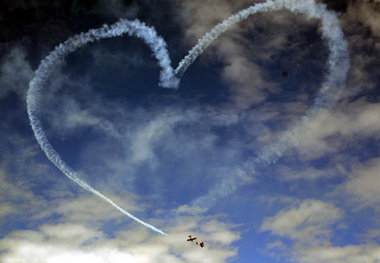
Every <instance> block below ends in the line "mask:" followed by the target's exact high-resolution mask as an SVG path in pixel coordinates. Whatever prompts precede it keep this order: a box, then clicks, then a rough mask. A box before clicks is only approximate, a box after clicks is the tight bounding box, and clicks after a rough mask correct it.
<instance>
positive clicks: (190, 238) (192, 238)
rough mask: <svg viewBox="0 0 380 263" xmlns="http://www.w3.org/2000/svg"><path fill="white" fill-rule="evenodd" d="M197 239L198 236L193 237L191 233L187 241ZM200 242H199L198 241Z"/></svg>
mask: <svg viewBox="0 0 380 263" xmlns="http://www.w3.org/2000/svg"><path fill="white" fill-rule="evenodd" d="M195 239H197V238H196V237H191V235H189V238H188V239H187V241H191V242H193V241H194V240H195ZM197 243H198V242H197Z"/></svg>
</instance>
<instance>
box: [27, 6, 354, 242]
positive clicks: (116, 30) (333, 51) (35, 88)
mask: <svg viewBox="0 0 380 263" xmlns="http://www.w3.org/2000/svg"><path fill="white" fill-rule="evenodd" d="M284 8H286V9H289V10H290V11H292V12H294V13H303V14H306V15H308V16H309V17H312V18H318V19H320V20H321V21H322V36H323V38H325V39H326V40H327V42H328V46H329V49H330V54H329V59H328V63H327V64H328V71H329V74H328V76H327V77H326V79H325V82H324V83H323V84H322V88H321V90H320V91H319V94H318V97H317V98H316V100H315V103H314V105H313V106H312V107H311V108H310V109H309V111H308V112H307V114H306V115H305V116H304V117H303V119H302V121H301V122H299V123H298V124H297V125H296V126H295V127H293V128H292V129H290V130H288V131H287V132H286V134H285V135H284V136H283V137H281V138H280V140H279V141H278V142H277V143H275V144H273V145H271V146H269V147H267V148H266V150H265V151H264V152H263V153H262V154H260V155H259V156H258V157H257V158H255V159H250V160H248V161H247V162H246V163H244V164H243V166H241V167H240V168H237V169H236V174H234V175H233V176H231V177H230V178H229V179H227V180H224V181H223V182H222V184H221V185H218V186H217V187H216V188H214V189H213V190H211V191H210V192H209V194H208V195H206V196H204V197H201V198H199V199H197V200H195V201H194V202H193V204H194V205H197V206H204V204H206V203H207V204H212V203H214V202H215V201H216V200H217V199H219V198H221V197H223V196H226V195H227V194H229V193H232V192H233V191H235V189H236V188H237V187H239V186H240V185H242V184H243V183H244V182H245V180H246V178H247V177H249V175H251V174H253V173H254V169H255V168H256V167H257V166H260V165H268V164H270V163H272V162H275V161H276V160H277V159H278V158H280V157H281V155H282V154H283V152H284V151H285V150H286V149H287V148H288V147H290V146H291V145H290V141H291V140H288V138H289V137H291V136H292V134H294V133H296V132H297V131H298V130H299V128H300V127H302V124H303V123H305V122H306V121H307V120H308V119H309V118H310V117H311V116H313V115H314V114H315V113H316V111H317V110H318V109H319V108H320V107H322V106H323V107H327V108H329V107H331V106H332V105H334V103H335V101H336V100H337V99H338V97H339V93H340V90H341V89H342V88H343V86H344V82H345V79H346V74H347V70H348V66H349V63H348V52H347V43H346V41H345V39H344V36H343V33H342V31H341V29H340V27H339V23H338V19H337V17H336V15H335V14H334V13H332V12H329V11H327V10H326V8H325V6H324V5H321V4H316V3H315V2H314V1H313V0H277V1H274V0H268V1H267V2H265V3H259V4H255V5H253V6H251V7H249V8H247V9H245V10H242V11H240V12H238V13H237V14H235V15H233V16H231V17H230V18H228V19H226V20H225V21H223V22H222V23H220V24H218V25H217V26H216V27H214V28H213V29H212V30H211V31H210V32H209V33H207V34H205V36H204V37H202V38H201V39H200V40H199V41H198V44H197V45H196V46H195V47H194V48H192V49H191V50H190V52H189V54H188V55H187V56H186V57H185V58H184V59H183V60H182V61H181V62H180V63H179V66H178V67H177V69H176V70H175V72H173V69H172V67H171V65H170V64H171V62H170V59H169V56H168V52H167V49H166V44H165V42H164V41H163V39H162V38H160V37H158V36H157V34H156V32H155V30H154V29H152V28H150V27H147V26H145V24H143V23H141V22H139V21H138V20H134V21H128V20H120V21H119V22H117V23H115V24H113V25H111V26H107V25H105V26H103V27H102V28H99V29H92V30H90V31H89V32H88V33H82V34H79V35H76V36H74V37H72V38H70V39H68V40H67V41H65V42H64V43H62V44H60V45H59V46H57V47H56V48H55V50H54V51H53V52H51V53H50V54H49V55H48V56H47V57H46V58H45V59H43V60H42V62H41V64H40V66H39V68H38V69H37V70H36V72H35V76H34V78H33V79H32V81H31V82H30V84H29V89H28V95H27V109H28V115H29V119H30V124H31V126H32V129H33V132H34V135H35V137H36V139H37V141H38V143H39V145H40V146H41V148H42V150H43V151H44V152H45V154H46V156H47V157H48V158H49V160H50V161H51V162H53V163H54V164H55V165H56V166H57V167H58V168H59V169H60V170H61V171H62V172H63V173H64V174H65V175H66V176H67V177H68V178H70V179H71V180H73V181H74V182H76V183H77V184H79V185H80V186H81V187H82V188H84V189H86V190H87V191H90V192H92V193H94V194H95V195H97V196H99V197H100V198H102V199H103V200H105V201H107V202H108V203H110V204H111V205H112V206H114V207H115V208H116V209H118V210H119V211H120V212H122V213H123V214H125V215H127V216H129V217H130V218H132V219H133V220H135V221H137V222H138V223H140V224H142V225H144V226H146V227H148V228H150V229H152V230H154V231H156V232H158V233H160V234H163V235H166V234H165V233H164V232H163V231H161V230H159V229H157V228H155V227H154V226H152V225H149V224H147V223H145V222H143V221H142V220H140V219H138V218H136V217H135V216H133V215H132V214H130V213H128V212H127V211H125V210H124V209H122V208H121V207H119V206H118V205H117V204H115V203H114V202H113V201H112V200H111V199H109V198H108V197H106V196H104V195H103V194H102V193H100V192H98V191H96V190H95V189H93V188H92V187H91V186H89V185H88V184H87V183H85V182H84V181H82V180H80V179H79V178H78V176H77V175H78V174H77V173H76V172H74V171H73V170H72V169H71V168H70V167H69V166H68V165H67V164H66V163H65V162H64V161H63V160H62V159H61V157H60V156H59V154H58V153H57V152H56V151H55V150H54V149H53V147H52V146H51V144H50V143H49V141H48V139H47V137H46V135H45V133H44V131H43V130H42V126H41V123H40V120H39V118H38V104H39V103H38V102H39V99H40V92H41V89H42V86H43V84H44V82H45V80H46V79H47V78H48V77H49V76H50V74H51V72H52V71H53V69H54V68H55V67H56V66H57V65H58V64H59V63H60V62H61V61H62V60H63V58H64V57H65V56H66V55H68V54H69V53H71V52H73V51H75V50H76V49H78V48H79V47H81V46H83V45H85V44H87V43H89V42H94V41H97V40H100V39H103V38H110V37H116V36H121V35H123V34H129V35H130V36H132V35H135V36H137V37H139V38H142V39H143V40H144V41H145V43H147V44H148V45H149V47H150V48H151V49H152V51H153V53H154V55H155V56H156V58H157V59H158V62H159V65H160V66H161V68H162V70H161V73H160V83H159V84H160V86H162V87H166V88H177V87H178V84H179V79H178V78H176V76H181V75H182V74H183V73H184V72H185V71H186V69H187V68H188V67H189V65H190V64H191V63H192V62H193V61H194V60H195V59H196V58H197V57H198V56H199V55H200V54H201V53H202V52H203V50H204V49H206V48H207V47H208V46H209V45H210V44H211V42H212V41H214V40H215V39H216V38H218V37H219V36H220V35H221V34H222V33H224V32H225V31H226V30H228V29H229V28H230V27H231V26H232V25H234V24H236V23H239V22H240V21H242V20H244V19H246V18H247V17H248V16H249V15H252V14H254V13H257V12H266V11H276V10H281V9H284ZM174 73H175V75H174Z"/></svg>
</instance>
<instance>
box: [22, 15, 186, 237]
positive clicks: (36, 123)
mask: <svg viewBox="0 0 380 263" xmlns="http://www.w3.org/2000/svg"><path fill="white" fill-rule="evenodd" d="M124 34H128V35H129V36H132V35H133V36H136V37H139V38H141V39H143V40H144V42H145V43H146V44H148V45H149V47H150V48H151V49H152V51H153V54H154V55H155V57H156V58H157V60H158V62H159V65H160V66H161V68H162V70H161V73H160V85H161V86H162V87H166V88H177V86H178V83H179V80H178V79H177V78H176V77H175V76H174V73H173V68H172V67H171V61H170V58H169V55H168V52H167V49H166V43H165V42H164V40H163V39H162V38H161V37H159V36H157V33H156V31H155V30H154V29H153V28H151V27H148V26H146V25H145V24H144V23H141V22H140V21H138V20H134V21H129V20H123V19H122V20H120V21H119V22H117V23H115V24H113V25H111V26H108V25H104V26H103V27H101V28H98V29H91V30H90V31H88V32H87V33H81V34H79V35H76V36H74V37H72V38H69V39H68V40H66V41H65V42H64V43H62V44H60V45H58V46H57V47H56V48H55V49H54V50H53V51H52V52H51V53H50V54H49V55H48V56H47V57H45V58H44V59H43V60H42V61H41V64H40V66H39V67H38V69H37V70H36V72H35V75H34V78H33V79H32V80H31V81H30V83H29V89H28V94H27V100H26V103H27V110H28V115H29V121H30V125H31V126H32V129H33V132H34V136H35V137H36V139H37V142H38V144H39V145H40V146H41V149H42V150H43V151H44V152H45V154H46V156H47V158H48V159H49V160H50V161H51V162H52V163H53V164H54V165H55V166H56V167H58V169H59V170H61V171H62V172H63V173H64V174H65V175H66V176H67V177H68V178H69V179H71V180H73V181H74V182H75V183H77V184H78V185H79V186H81V187H82V188H83V189H85V190H87V191H89V192H91V193H93V194H95V195H97V196H98V197H100V198H102V199H103V200H104V201H106V202H108V203H109V204H111V205H112V206H113V207H115V208H116V209H117V210H119V211H120V212H121V213H123V214H125V215H126V216H128V217H130V218H131V219H133V220H135V221H136V222H138V223H140V224H142V225H144V226H146V227H148V228H150V229H151V230H153V231H156V232H157V233H160V234H162V235H166V233H165V232H163V231H161V230H160V229H157V228H156V227H154V226H152V225H150V224H148V223H145V222H144V221H142V220H140V219H138V218H137V217H135V216H133V215H132V214H131V213H129V212H127V211H125V210H124V209H123V208H121V207H120V206H118V205H117V204H116V203H115V202H113V201H112V200H111V199H110V198H108V197H107V196H105V195H103V194H102V193H100V192H99V191H97V190H95V189H94V188H92V187H91V186H90V185H88V184H87V183H86V182H84V181H82V180H81V179H79V177H78V173H77V172H75V171H73V170H72V169H71V168H70V166H68V165H67V164H66V163H65V162H64V161H63V160H62V158H61V156H60V155H59V154H58V153H57V152H56V151H55V150H54V148H53V147H52V145H51V144H50V142H49V140H48V139H47V137H46V134H45V132H44V131H43V129H42V125H41V122H40V119H39V117H38V112H39V101H40V97H41V94H40V93H41V89H42V87H43V84H44V82H45V81H46V80H47V79H48V78H49V76H50V74H51V73H52V72H53V71H54V68H56V67H57V66H58V65H59V64H60V63H61V62H62V61H63V59H64V57H65V56H67V55H68V54H70V53H71V52H73V51H75V50H76V49H78V48H80V47H81V46H83V45H85V44H87V43H90V42H95V41H98V40H100V39H104V38H110V37H116V36H121V35H124Z"/></svg>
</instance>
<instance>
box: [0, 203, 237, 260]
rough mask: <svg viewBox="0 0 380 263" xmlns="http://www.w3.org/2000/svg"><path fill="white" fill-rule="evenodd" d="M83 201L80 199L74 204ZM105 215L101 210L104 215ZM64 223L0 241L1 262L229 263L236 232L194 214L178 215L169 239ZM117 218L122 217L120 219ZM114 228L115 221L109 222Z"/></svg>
mask: <svg viewBox="0 0 380 263" xmlns="http://www.w3.org/2000/svg"><path fill="white" fill-rule="evenodd" d="M77 201H78V202H79V203H81V201H80V200H77ZM72 209H73V211H76V212H79V213H80V214H84V213H85V211H84V209H83V207H80V206H76V207H72ZM103 212H104V211H103ZM63 217H64V220H63V221H64V223H59V224H49V223H45V224H42V225H40V226H39V227H38V228H37V229H33V230H18V231H14V232H12V233H10V234H8V235H7V236H5V237H4V238H3V239H2V240H1V241H0V249H1V251H2V253H1V254H0V260H1V262H4V263H10V262H15V261H17V262H41V263H53V262H54V263H55V262H73V263H74V262H84V261H85V262H87V261H91V262H99V263H101V262H107V263H108V262H125V261H128V262H129V261H133V262H146V263H147V262H173V263H178V262H199V261H202V262H220V263H222V262H227V261H228V260H229V259H231V257H234V256H236V254H237V249H236V248H235V247H234V246H233V245H232V243H233V242H235V241H237V240H239V238H240V234H239V233H238V232H236V231H234V230H232V228H233V225H231V224H229V223H224V222H221V221H220V220H218V219H217V218H216V217H212V216H205V215H202V214H197V215H190V214H188V215H186V216H185V215H182V216H180V215H176V216H174V217H172V218H170V219H167V220H169V221H170V222H163V221H162V220H159V221H161V223H163V224H165V225H167V227H166V231H167V232H168V233H169V236H159V235H156V234H153V233H151V232H149V230H146V229H143V228H141V227H139V226H137V227H134V228H131V229H127V230H126V229H125V227H122V229H120V228H119V229H117V228H114V229H115V233H114V234H113V235H111V236H110V235H107V234H106V233H105V232H103V231H102V230H101V229H100V228H99V225H97V224H95V223H94V221H93V220H94V218H93V219H90V218H82V219H81V220H73V219H74V218H73V217H72V216H69V217H66V214H63ZM119 217H120V215H119ZM107 224H108V226H107V228H110V229H112V228H113V227H112V225H110V224H113V225H115V221H109V222H108V223H107ZM189 233H191V234H193V235H194V236H198V239H202V240H203V241H204V242H205V243H206V246H205V247H204V248H203V249H202V248H200V247H198V246H196V245H195V244H194V243H190V242H187V241H186V237H187V235H188V234H189Z"/></svg>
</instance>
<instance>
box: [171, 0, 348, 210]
mask: <svg viewBox="0 0 380 263" xmlns="http://www.w3.org/2000/svg"><path fill="white" fill-rule="evenodd" d="M281 9H288V10H290V11H291V12H293V13H295V14H299V13H300V14H304V15H306V16H307V17H309V18H316V19H319V20H320V21H321V24H322V26H321V29H322V37H323V38H324V39H325V40H327V44H328V47H329V50H330V53H329V56H328V61H327V69H328V75H327V76H326V77H325V80H324V82H323V83H322V86H321V89H320V90H319V93H318V95H317V98H316V99H315V102H314V104H313V105H312V107H311V108H310V109H309V110H308V111H307V112H306V114H305V116H304V117H303V118H302V120H301V121H299V122H298V123H297V124H296V125H294V126H293V127H292V128H291V129H289V130H287V131H286V132H285V133H284V135H283V136H281V137H280V138H279V140H278V141H277V142H276V143H274V144H272V145H270V146H268V147H266V148H265V149H264V151H263V152H262V153H260V154H259V155H258V157H256V158H253V159H248V160H247V161H246V162H245V163H244V164H243V165H242V166H241V167H238V168H236V171H235V173H234V174H232V175H231V176H230V177H229V178H227V179H225V180H223V181H222V182H221V183H219V184H218V185H216V186H215V187H214V188H213V189H211V190H210V191H209V193H208V194H207V195H205V196H202V197H199V198H197V199H196V200H194V201H193V202H192V204H193V205H194V206H199V207H208V206H210V205H213V204H214V203H215V202H216V200H218V199H220V198H222V197H225V196H227V195H229V194H231V193H233V192H234V191H235V190H236V189H237V188H238V187H239V186H241V185H243V184H244V183H245V182H246V181H247V180H249V178H250V177H251V176H252V175H253V174H255V170H256V169H257V168H259V167H262V166H266V165H269V164H271V163H274V162H276V161H277V160H278V159H279V158H280V157H281V156H282V154H283V153H284V151H285V150H286V149H288V148H289V147H291V146H293V145H295V144H297V142H296V141H295V138H296V136H294V135H296V134H297V133H299V131H300V130H301V129H302V127H304V124H305V123H306V122H307V121H309V120H310V118H311V117H313V116H314V115H315V114H316V113H317V111H318V109H320V108H321V107H324V108H327V109H330V108H331V107H332V106H333V105H334V104H335V102H336V101H337V100H338V98H339V95H340V93H341V91H342V89H343V88H344V84H345V81H346V75H347V71H348V68H349V55H348V51H347V41H346V40H345V38H344V35H343V32H342V30H341V28H340V26H339V21H338V18H337V16H336V14H335V13H334V12H332V11H328V10H326V6H325V5H324V4H317V3H315V1H314V0H268V1H267V2H265V3H258V4H255V5H253V6H251V7H249V8H247V9H244V10H242V11H240V12H238V13H236V14H234V15H232V16H230V17H229V18H227V19H225V20H224V21H223V22H221V23H219V24H218V25H216V26H215V27H214V28H213V29H212V30H211V31H210V32H208V33H206V34H205V35H204V36H203V37H202V38H201V39H199V40H198V43H197V45H195V46H194V47H193V48H192V49H191V50H190V51H189V53H188V55H187V56H186V57H185V58H184V59H183V60H182V61H181V62H180V63H179V65H178V67H177V68H176V70H175V73H176V74H177V76H181V75H182V74H183V73H184V71H185V70H186V69H187V68H188V67H189V66H190V65H191V64H192V63H193V62H194V60H195V59H196V58H197V57H198V56H199V55H200V54H202V52H203V51H204V50H205V49H206V48H207V47H208V46H209V45H210V44H211V43H212V42H213V41H214V40H215V39H217V38H218V37H219V36H220V35H221V34H223V33H224V32H225V31H227V30H228V29H230V28H231V27H232V26H233V25H234V24H236V23H239V22H241V21H242V20H245V19H247V17H248V16H250V15H252V14H255V13H258V12H268V11H278V10H281Z"/></svg>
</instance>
